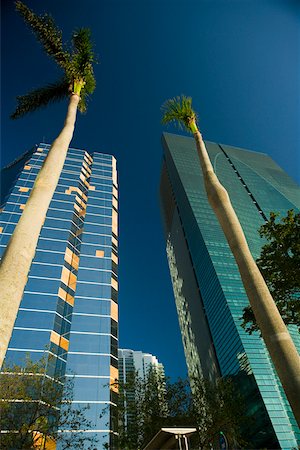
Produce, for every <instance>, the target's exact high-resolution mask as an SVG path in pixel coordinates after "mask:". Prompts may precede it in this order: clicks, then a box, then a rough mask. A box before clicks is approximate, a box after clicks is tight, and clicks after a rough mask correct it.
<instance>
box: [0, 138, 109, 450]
mask: <svg viewBox="0 0 300 450" xmlns="http://www.w3.org/2000/svg"><path fill="white" fill-rule="evenodd" d="M49 148H50V146H49V145H47V144H40V145H39V146H37V147H35V148H34V149H32V150H31V151H29V152H27V153H25V154H24V155H22V156H21V157H20V158H19V159H18V160H16V161H14V162H13V163H12V164H10V165H9V166H7V167H5V168H4V169H3V171H2V180H1V181H2V183H3V187H2V198H1V204H2V212H1V215H0V221H1V223H0V250H1V254H2V253H3V251H4V249H5V247H6V245H7V243H8V241H9V239H10V236H11V234H12V233H13V230H14V228H15V226H16V223H17V222H18V220H19V218H20V216H21V214H22V210H23V209H24V206H25V204H26V200H27V198H28V196H29V194H30V190H31V188H32V186H33V183H34V181H35V179H36V176H37V174H38V173H39V170H40V168H41V166H42V163H43V161H44V159H45V158H46V156H47V153H48V151H49ZM45 351H46V355H48V356H50V355H51V357H49V358H48V357H47V374H48V375H50V376H54V375H55V376H56V377H59V376H61V375H64V374H66V375H67V376H69V377H72V379H73V380H74V398H73V405H74V407H75V408H77V407H78V406H83V407H84V406H87V405H89V409H88V410H87V412H86V416H87V418H88V419H89V420H90V421H91V429H90V430H86V431H85V432H88V433H95V434H96V435H97V438H98V440H99V443H98V444H97V448H102V445H103V444H105V443H107V444H109V445H110V447H109V448H111V449H114V448H117V445H116V443H115V441H116V436H117V429H116V425H117V424H116V419H115V418H116V396H117V392H116V389H115V387H114V386H113V385H112V382H114V380H115V379H117V378H118V186H117V170H116V160H115V158H114V157H113V156H111V155H106V154H103V153H98V152H93V153H90V152H87V151H84V150H78V149H73V148H70V149H69V151H68V155H67V159H66V161H65V164H64V167H63V171H62V173H61V176H60V179H59V182H58V185H57V188H56V191H55V194H54V196H53V199H52V201H51V204H50V207H49V209H48V212H47V215H46V219H45V222H44V225H43V228H42V230H41V233H40V237H39V241H38V245H37V251H36V254H35V257H34V260H33V263H32V266H31V269H30V273H29V278H28V282H27V285H26V288H25V292H24V295H23V299H22V302H21V305H20V308H19V312H18V315H17V318H16V322H15V326H14V330H13V334H12V337H11V340H10V344H9V348H8V351H7V354H6V363H7V364H11V363H17V364H22V362H24V360H25V356H26V354H27V353H29V354H30V357H31V359H33V360H38V359H40V358H41V357H42V356H43V355H44V354H45ZM89 435H90V434H89Z"/></svg>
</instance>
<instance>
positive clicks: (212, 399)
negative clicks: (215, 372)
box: [187, 378, 249, 450]
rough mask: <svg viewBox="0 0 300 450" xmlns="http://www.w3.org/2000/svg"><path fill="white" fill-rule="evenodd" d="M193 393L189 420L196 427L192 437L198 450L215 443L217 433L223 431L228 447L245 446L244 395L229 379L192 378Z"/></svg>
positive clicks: (245, 418) (216, 441) (210, 446)
mask: <svg viewBox="0 0 300 450" xmlns="http://www.w3.org/2000/svg"><path fill="white" fill-rule="evenodd" d="M191 383H192V386H193V387H192V392H193V395H192V397H191V399H190V403H189V408H188V410H187V413H188V416H189V417H190V420H191V419H192V420H193V422H194V425H195V426H196V428H197V430H198V434H197V435H196V436H195V437H193V438H192V439H193V445H194V446H195V448H197V449H201V450H206V449H211V448H215V445H216V446H218V440H219V436H220V433H224V434H225V436H226V438H227V440H228V444H229V448H235V446H238V447H240V446H244V445H245V444H246V442H245V440H244V438H243V436H242V428H243V425H244V424H245V422H246V420H249V418H247V417H246V412H245V405H244V401H243V397H242V396H241V394H240V393H239V391H238V390H237V388H236V386H235V384H234V383H233V381H232V380H231V379H229V378H219V379H218V380H217V381H216V383H212V382H211V381H209V380H204V379H201V378H196V379H193V380H192V381H191Z"/></svg>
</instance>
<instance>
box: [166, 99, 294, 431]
mask: <svg viewBox="0 0 300 450" xmlns="http://www.w3.org/2000/svg"><path fill="white" fill-rule="evenodd" d="M162 110H163V118H162V123H163V124H167V123H170V122H171V123H172V122H173V123H174V122H175V123H177V124H179V126H180V127H181V128H184V129H186V130H187V131H189V132H192V133H193V135H194V138H195V141H196V147H197V152H198V156H199V159H200V164H201V168H202V172H203V177H204V184H205V189H206V193H207V197H208V201H209V203H210V205H211V207H212V209H213V211H214V212H215V214H216V216H217V218H218V220H219V223H220V225H221V227H222V229H223V232H224V235H225V237H226V239H227V241H228V244H229V246H230V248H231V251H232V253H233V256H234V258H235V260H236V263H237V265H238V268H239V271H240V274H241V278H242V282H243V284H244V288H245V290H246V293H247V296H248V299H249V302H250V305H251V307H252V309H253V313H254V315H255V318H256V321H257V324H258V326H259V328H260V331H261V334H262V337H263V339H264V341H265V344H266V347H267V349H268V351H269V353H270V356H271V358H272V361H273V363H274V366H275V368H276V370H277V373H278V376H279V378H280V381H281V383H282V386H283V388H284V390H285V393H286V395H287V398H288V400H289V402H290V405H291V407H292V410H293V412H294V415H295V417H296V420H297V422H298V425H300V358H299V354H298V352H297V350H296V348H295V345H294V343H293V341H292V339H291V336H290V334H289V332H288V330H287V328H286V326H285V324H284V322H283V320H282V318H281V316H280V314H279V312H278V309H277V307H276V305H275V303H274V300H273V298H272V296H271V294H270V292H269V289H268V287H267V285H266V283H265V281H264V279H263V277H262V275H261V273H260V271H259V269H258V268H257V265H256V263H255V261H254V259H253V257H252V255H251V253H250V250H249V247H248V244H247V241H246V238H245V235H244V232H243V229H242V227H241V225H240V223H239V220H238V218H237V215H236V213H235V211H234V209H233V207H232V205H231V202H230V198H229V195H228V193H227V191H226V189H225V188H224V187H223V186H222V184H221V183H220V182H219V180H218V178H217V176H216V174H215V173H214V170H213V167H212V165H211V162H210V159H209V156H208V153H207V150H206V147H205V144H204V142H203V139H202V135H201V133H200V131H199V130H198V127H197V114H196V113H195V111H194V110H193V109H192V99H191V98H190V97H185V96H182V97H176V98H172V99H170V100H167V101H166V102H165V103H164V105H163V107H162Z"/></svg>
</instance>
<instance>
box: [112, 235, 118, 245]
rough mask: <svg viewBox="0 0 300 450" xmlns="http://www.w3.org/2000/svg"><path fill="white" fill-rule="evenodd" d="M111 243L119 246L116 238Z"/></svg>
mask: <svg viewBox="0 0 300 450" xmlns="http://www.w3.org/2000/svg"><path fill="white" fill-rule="evenodd" d="M111 242H112V243H113V244H115V245H116V246H118V239H116V238H115V237H114V236H113V237H112V238H111Z"/></svg>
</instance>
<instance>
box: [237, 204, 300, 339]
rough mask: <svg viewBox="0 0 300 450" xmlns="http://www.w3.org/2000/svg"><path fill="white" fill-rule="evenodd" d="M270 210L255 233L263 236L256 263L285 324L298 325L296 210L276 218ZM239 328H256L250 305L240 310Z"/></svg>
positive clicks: (299, 225)
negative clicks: (267, 217)
mask: <svg viewBox="0 0 300 450" xmlns="http://www.w3.org/2000/svg"><path fill="white" fill-rule="evenodd" d="M278 216H279V214H276V213H274V212H272V213H271V214H270V218H269V220H268V222H266V223H265V224H264V225H262V226H261V228H260V229H259V234H260V236H261V237H263V238H265V239H267V241H268V242H267V243H266V244H265V245H264V246H263V247H262V250H261V254H260V257H259V258H258V259H257V265H258V267H259V269H260V271H261V273H262V274H263V276H264V278H265V280H266V283H267V285H268V287H269V289H270V291H271V293H272V295H273V298H274V301H275V302H276V305H277V308H278V310H279V312H280V314H281V316H282V318H283V320H284V322H285V323H286V324H295V325H297V326H298V327H299V328H300V213H295V212H294V210H292V209H291V210H289V211H288V212H287V215H286V217H283V218H282V219H281V221H278V220H277V218H278ZM242 318H243V323H242V327H243V328H244V329H245V330H246V331H247V332H248V333H249V334H251V333H253V331H256V330H258V326H257V323H256V320H255V318H254V315H253V312H252V309H251V307H250V306H248V307H247V308H245V309H244V313H243V317H242Z"/></svg>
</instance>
